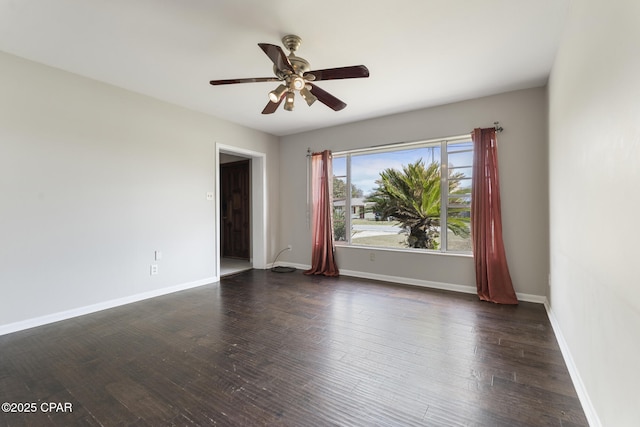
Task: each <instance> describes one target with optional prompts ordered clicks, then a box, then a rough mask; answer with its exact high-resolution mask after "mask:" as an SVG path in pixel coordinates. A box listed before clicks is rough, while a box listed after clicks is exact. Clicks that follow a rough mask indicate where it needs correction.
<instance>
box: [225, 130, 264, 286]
mask: <svg viewBox="0 0 640 427" xmlns="http://www.w3.org/2000/svg"><path fill="white" fill-rule="evenodd" d="M221 152H223V153H226V154H231V155H237V156H243V157H248V158H250V159H251V203H250V209H251V213H250V216H251V251H250V254H249V257H250V259H249V262H251V265H252V266H253V268H257V269H265V268H267V238H266V237H267V220H266V218H267V215H266V206H267V200H266V198H267V191H266V188H267V185H266V182H267V180H266V168H265V158H266V154H265V153H261V152H259V151H253V150H247V149H244V148H238V147H234V146H231V145H225V144H220V143H217V142H216V147H215V165H216V168H215V188H216V198H215V200H216V206H215V214H214V221H215V228H214V229H215V231H216V236H215V244H216V250H215V253H216V256H215V272H216V277H217V278H218V279H219V278H220V257H221V253H222V251H221V241H220V219H221V218H220V205H221V203H220V153H221Z"/></svg>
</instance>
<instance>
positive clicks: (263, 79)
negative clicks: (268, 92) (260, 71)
mask: <svg viewBox="0 0 640 427" xmlns="http://www.w3.org/2000/svg"><path fill="white" fill-rule="evenodd" d="M279 81H280V80H279V79H278V78H277V77H254V78H250V79H228V80H211V81H210V82H209V83H210V84H212V85H214V86H218V85H232V84H236V83H255V82H279Z"/></svg>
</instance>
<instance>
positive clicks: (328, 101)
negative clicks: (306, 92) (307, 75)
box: [307, 83, 347, 111]
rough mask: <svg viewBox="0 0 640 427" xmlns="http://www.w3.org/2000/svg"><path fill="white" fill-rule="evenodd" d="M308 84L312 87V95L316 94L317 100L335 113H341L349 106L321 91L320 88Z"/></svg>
mask: <svg viewBox="0 0 640 427" xmlns="http://www.w3.org/2000/svg"><path fill="white" fill-rule="evenodd" d="M307 84H308V85H309V86H311V93H312V94H314V95H315V96H316V98H318V101H320V102H322V103H323V104H324V105H326V106H327V107H329V108H331V109H332V110H333V111H340V110H342V109H343V108H344V107H346V106H347V104H345V103H344V102H342V101H340V100H339V99H338V98H336V97H335V96H333V95H331V94H330V93H329V92H327V91H325V90H322V89H320V88H319V87H318V86H316V85H314V84H311V83H307Z"/></svg>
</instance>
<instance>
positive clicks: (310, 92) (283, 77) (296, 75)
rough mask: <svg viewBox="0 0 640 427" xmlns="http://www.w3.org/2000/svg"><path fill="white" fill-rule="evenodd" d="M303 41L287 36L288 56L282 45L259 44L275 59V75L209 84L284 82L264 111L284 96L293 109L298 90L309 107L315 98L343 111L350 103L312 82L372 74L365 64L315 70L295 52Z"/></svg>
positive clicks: (275, 106) (274, 107)
mask: <svg viewBox="0 0 640 427" xmlns="http://www.w3.org/2000/svg"><path fill="white" fill-rule="evenodd" d="M301 43H302V39H301V38H300V37H298V36H296V35H293V34H289V35H286V36H284V37H283V38H282V44H283V45H284V46H285V47H286V48H287V49H288V50H289V55H288V56H287V55H286V54H285V53H284V51H283V50H282V48H280V46H277V45H273V44H268V43H258V46H259V47H260V49H262V51H263V52H264V53H265V54H266V55H267V56H268V57H269V59H271V62H273V73H274V74H275V77H256V78H242V79H226V80H211V81H210V82H209V83H210V84H212V85H214V86H218V85H227V84H236V83H255V82H280V85H278V87H276V88H275V89H274V90H272V91H271V92H269V103H268V104H267V106H266V107H265V108H264V110H262V114H272V113H274V112H275V111H276V110H277V109H278V106H279V105H280V104H281V103H282V101H283V99H284V100H285V103H284V109H285V110H286V111H292V110H293V106H294V102H295V93H296V92H298V93H300V96H302V98H303V99H304V100H305V101H306V102H307V105H309V106H311V104H313V103H314V102H315V101H320V102H322V103H323V104H324V105H326V106H327V107H329V108H331V109H332V110H334V111H340V110H342V109H343V108H344V107H346V106H347V104H345V103H344V102H342V101H341V100H339V99H338V98H336V97H335V96H333V95H331V94H330V93H328V92H326V91H324V90H323V89H320V88H319V87H318V86H317V85H315V84H313V83H311V82H317V81H321V80H338V79H356V78H362V77H369V70H368V69H367V67H365V66H364V65H353V66H348V67H339V68H327V69H324V70H311V66H310V65H309V62H308V61H307V60H306V59H304V58H301V57H299V56H296V55H295V51H296V50H297V49H298V48H299V47H300V44H301Z"/></svg>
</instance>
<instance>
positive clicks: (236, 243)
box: [220, 160, 251, 260]
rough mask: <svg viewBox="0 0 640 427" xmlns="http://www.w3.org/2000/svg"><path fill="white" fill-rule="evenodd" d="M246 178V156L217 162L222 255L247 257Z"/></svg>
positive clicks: (247, 167) (247, 161) (249, 190)
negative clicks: (243, 158) (234, 160)
mask: <svg viewBox="0 0 640 427" xmlns="http://www.w3.org/2000/svg"><path fill="white" fill-rule="evenodd" d="M250 182H251V181H250V173H249V160H242V161H239V162H233V163H223V164H221V165H220V193H221V194H220V197H221V200H220V206H221V212H220V218H221V221H222V224H221V231H222V256H224V257H230V258H240V259H246V260H248V259H249V254H250V247H251V230H250V217H251V215H250V204H249V200H250V196H251V185H250Z"/></svg>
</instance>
